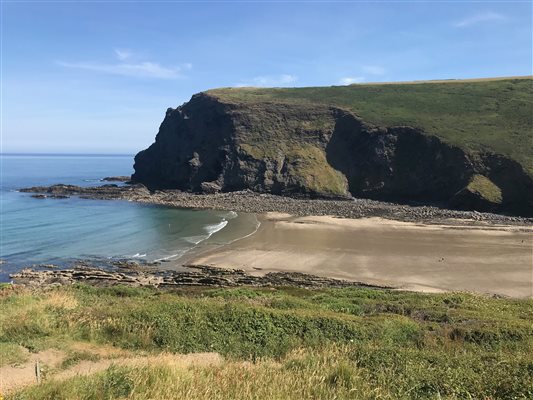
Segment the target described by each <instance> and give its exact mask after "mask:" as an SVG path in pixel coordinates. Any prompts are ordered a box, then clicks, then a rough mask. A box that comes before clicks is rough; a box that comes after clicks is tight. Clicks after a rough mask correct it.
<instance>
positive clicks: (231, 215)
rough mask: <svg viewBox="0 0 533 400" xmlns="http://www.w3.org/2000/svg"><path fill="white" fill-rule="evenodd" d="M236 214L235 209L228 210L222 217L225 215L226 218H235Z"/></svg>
mask: <svg viewBox="0 0 533 400" xmlns="http://www.w3.org/2000/svg"><path fill="white" fill-rule="evenodd" d="M238 216H239V214H237V213H236V212H235V211H230V212H228V213H227V214H226V215H225V216H224V217H226V219H235V218H237V217H238Z"/></svg>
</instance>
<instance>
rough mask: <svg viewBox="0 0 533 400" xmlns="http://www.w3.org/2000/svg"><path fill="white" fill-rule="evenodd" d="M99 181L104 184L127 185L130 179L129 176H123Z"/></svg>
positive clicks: (109, 177)
mask: <svg viewBox="0 0 533 400" xmlns="http://www.w3.org/2000/svg"><path fill="white" fill-rule="evenodd" d="M101 180H102V181H105V182H124V183H128V182H129V181H130V180H131V177H130V176H124V175H119V176H106V177H105V178H102V179H101Z"/></svg>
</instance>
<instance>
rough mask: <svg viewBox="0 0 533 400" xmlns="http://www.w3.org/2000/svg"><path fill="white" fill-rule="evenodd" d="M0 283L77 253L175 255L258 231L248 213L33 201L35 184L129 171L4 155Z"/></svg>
mask: <svg viewBox="0 0 533 400" xmlns="http://www.w3.org/2000/svg"><path fill="white" fill-rule="evenodd" d="M1 157H2V160H1V163H2V171H1V176H2V182H1V199H0V217H1V229H0V258H1V259H3V260H5V261H6V263H4V264H3V265H0V280H2V281H5V280H7V279H8V274H9V273H10V272H13V271H14V270H17V269H20V268H21V267H23V266H27V265H31V264H37V263H53V262H64V261H68V260H71V259H76V258H136V259H140V260H147V261H153V260H158V259H173V258H177V257H179V256H181V255H183V254H185V253H186V252H187V251H190V250H191V249H193V248H194V247H196V246H198V245H201V244H202V243H203V242H204V241H205V240H206V239H208V238H210V237H211V236H212V235H213V234H216V236H213V237H212V238H211V239H210V240H211V241H213V240H217V239H216V237H218V240H219V241H221V242H225V241H232V240H235V239H237V238H238V237H241V236H244V235H247V234H249V233H251V232H253V230H255V228H256V226H255V224H256V221H255V218H254V217H253V216H249V215H238V214H236V213H234V212H224V211H221V212H217V211H193V210H184V209H172V208H165V207H159V206H151V205H144V204H137V203H132V202H127V201H106V200H84V199H79V198H76V197H72V198H69V199H34V198H32V197H30V194H28V193H19V192H17V191H16V190H17V189H19V188H22V187H28V186H34V185H50V184H54V183H68V184H74V185H98V184H101V182H100V179H101V178H103V177H105V176H110V175H130V174H131V173H132V165H133V157H128V156H49V155H45V156H29V155H2V156H1Z"/></svg>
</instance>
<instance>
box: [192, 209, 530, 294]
mask: <svg viewBox="0 0 533 400" xmlns="http://www.w3.org/2000/svg"><path fill="white" fill-rule="evenodd" d="M261 221H262V224H261V227H260V228H259V230H258V231H257V233H255V234H254V235H252V236H250V237H248V238H244V239H242V240H239V241H237V242H234V243H232V244H230V245H227V246H224V247H222V248H219V249H216V250H212V251H209V252H207V253H204V254H200V255H199V256H197V257H196V258H193V259H192V260H190V261H189V263H190V264H203V265H210V266H217V267H223V268H241V269H244V270H246V271H248V272H251V273H255V274H264V273H267V272H271V271H294V272H305V273H309V274H315V275H321V276H327V277H332V278H342V279H348V280H355V281H359V282H364V283H368V284H375V285H387V286H394V287H398V288H401V289H406V290H418V291H432V292H439V291H458V290H461V291H472V292H478V293H491V294H500V295H506V296H512V297H522V298H523V297H533V253H532V252H533V242H532V239H533V228H532V227H511V226H493V225H491V226H486V227H483V226H475V227H468V228H465V227H457V226H442V225H422V224H415V223H408V222H398V221H389V220H383V219H380V218H367V219H360V220H351V219H340V218H333V217H291V216H288V215H283V214H279V213H269V214H266V215H265V216H263V217H262V218H261Z"/></svg>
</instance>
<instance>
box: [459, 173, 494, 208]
mask: <svg viewBox="0 0 533 400" xmlns="http://www.w3.org/2000/svg"><path fill="white" fill-rule="evenodd" d="M467 189H468V190H470V191H471V192H474V193H477V194H479V195H480V196H481V197H483V198H484V199H487V200H488V201H490V202H492V203H495V204H500V203H501V202H502V191H501V189H500V188H499V187H498V186H496V185H495V184H494V183H492V182H491V181H490V179H488V178H486V177H484V176H483V175H474V176H473V177H472V180H471V181H470V183H469V184H468V186H467Z"/></svg>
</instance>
